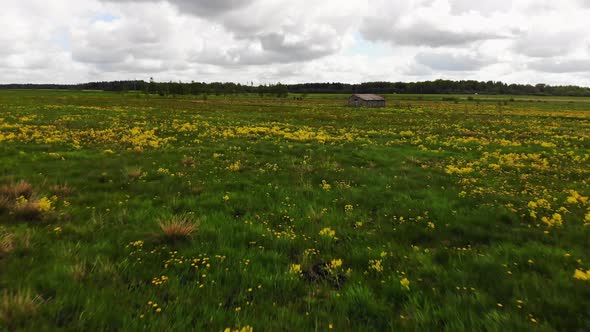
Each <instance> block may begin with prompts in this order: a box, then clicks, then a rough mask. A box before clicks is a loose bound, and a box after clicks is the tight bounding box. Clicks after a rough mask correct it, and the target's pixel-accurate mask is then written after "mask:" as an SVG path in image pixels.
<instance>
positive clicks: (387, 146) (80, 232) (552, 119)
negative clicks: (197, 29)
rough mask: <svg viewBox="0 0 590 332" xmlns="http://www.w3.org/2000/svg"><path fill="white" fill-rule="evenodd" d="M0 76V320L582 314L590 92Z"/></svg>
mask: <svg viewBox="0 0 590 332" xmlns="http://www.w3.org/2000/svg"><path fill="white" fill-rule="evenodd" d="M346 98H347V96H344V95H340V96H338V95H310V96H305V98H302V97H301V96H292V95H291V96H289V97H288V98H286V99H276V98H271V97H265V98H261V97H259V96H237V97H236V96H234V97H223V96H209V97H208V98H203V97H199V96H195V97H192V98H188V97H184V98H164V97H156V96H144V95H139V94H115V93H106V92H63V91H62V92H59V91H3V92H0V289H1V291H0V292H1V293H0V324H1V325H0V326H1V328H2V329H4V330H9V331H16V330H19V331H21V330H24V331H50V330H63V331H103V330H109V331H114V330H121V331H184V330H186V331H190V330H202V331H252V330H253V331H312V330H313V331H328V330H334V331H383V330H386V331H406V330H407V331H441V330H446V331H524V330H533V331H588V330H590V198H589V196H590V187H589V181H590V102H589V100H585V99H574V98H569V99H567V98H563V99H560V98H552V99H551V98H550V99H543V98H539V97H530V98H529V97H513V98H512V99H511V97H509V96H506V97H504V96H499V97H487V98H486V97H483V96H477V98H471V97H469V98H467V96H457V97H453V98H444V101H443V98H442V97H441V96H402V95H400V96H388V99H389V102H388V107H387V108H384V109H353V108H348V107H344V106H343V105H344V104H345V102H346Z"/></svg>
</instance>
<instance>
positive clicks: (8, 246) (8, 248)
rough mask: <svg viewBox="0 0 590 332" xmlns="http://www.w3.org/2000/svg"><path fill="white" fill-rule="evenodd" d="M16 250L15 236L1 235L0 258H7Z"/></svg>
mask: <svg viewBox="0 0 590 332" xmlns="http://www.w3.org/2000/svg"><path fill="white" fill-rule="evenodd" d="M13 250H14V236H13V235H12V234H10V233H0V258H2V257H5V256H7V255H8V254H10V253H11V252H12V251H13Z"/></svg>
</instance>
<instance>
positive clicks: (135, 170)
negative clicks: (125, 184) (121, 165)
mask: <svg viewBox="0 0 590 332" xmlns="http://www.w3.org/2000/svg"><path fill="white" fill-rule="evenodd" d="M142 174H143V170H142V169H141V167H131V168H128V169H127V179H128V180H129V181H131V182H134V181H137V180H139V178H141V175H142Z"/></svg>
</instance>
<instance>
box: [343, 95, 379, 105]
mask: <svg viewBox="0 0 590 332" xmlns="http://www.w3.org/2000/svg"><path fill="white" fill-rule="evenodd" d="M348 106H353V107H385V98H383V97H381V96H378V95H373V94H354V95H352V96H350V98H348Z"/></svg>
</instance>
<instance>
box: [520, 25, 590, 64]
mask: <svg viewBox="0 0 590 332" xmlns="http://www.w3.org/2000/svg"><path fill="white" fill-rule="evenodd" d="M580 37H582V36H581V35H580V31H547V29H545V28H544V27H541V26H539V27H536V28H534V29H533V30H532V31H529V32H527V33H525V34H523V35H522V36H520V37H519V38H518V39H517V40H516V41H515V43H514V50H515V51H516V52H517V53H519V54H523V55H526V56H530V57H537V58H547V57H554V56H560V55H568V54H570V53H571V52H573V51H574V50H575V49H576V48H577V47H578V46H579V45H580V44H583V43H582V41H581V38H580Z"/></svg>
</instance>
